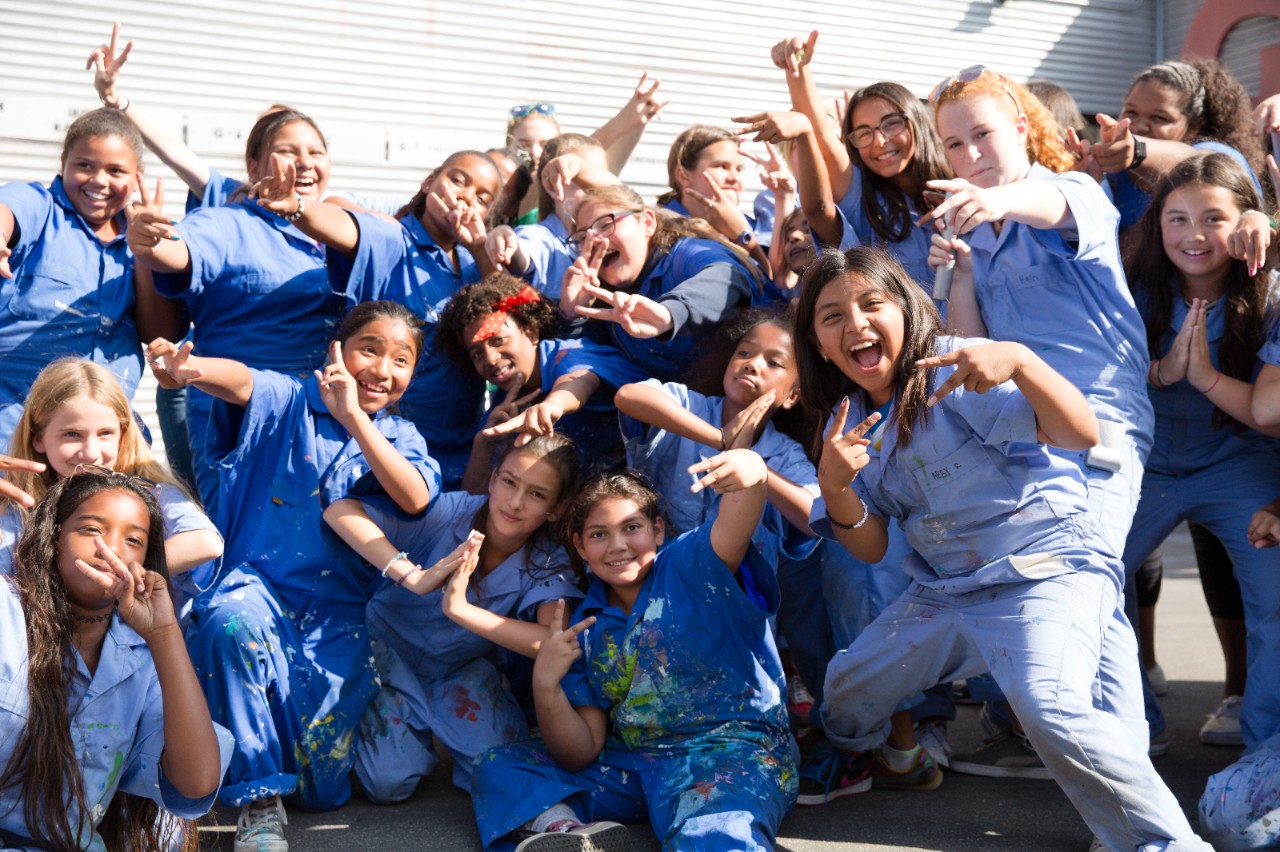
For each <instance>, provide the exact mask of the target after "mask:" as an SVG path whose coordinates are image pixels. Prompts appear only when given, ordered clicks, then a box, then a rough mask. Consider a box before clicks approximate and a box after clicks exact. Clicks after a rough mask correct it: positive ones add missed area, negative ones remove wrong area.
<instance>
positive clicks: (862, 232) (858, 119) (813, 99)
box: [765, 30, 951, 292]
mask: <svg viewBox="0 0 1280 852" xmlns="http://www.w3.org/2000/svg"><path fill="white" fill-rule="evenodd" d="M817 41H818V32H817V30H814V31H813V32H812V33H810V34H809V36H808V38H807V39H804V40H802V39H800V38H798V37H793V38H789V39H783V40H782V41H780V42H778V43H777V44H776V45H774V48H773V52H772V58H773V62H774V64H775V65H776V66H777V67H778V68H780V69H782V70H783V71H785V72H786V79H787V89H788V91H789V92H790V94H791V103H792V107H793V108H794V109H795V110H796V111H797V112H799V113H800V114H801V115H803V116H804V117H805V118H807V119H808V124H809V126H810V127H811V128H812V133H813V135H814V137H815V138H816V141H817V144H818V148H819V150H820V151H821V155H822V161H823V165H824V166H825V170H826V172H827V174H828V176H829V180H830V187H831V196H832V199H833V200H834V202H835V204H836V205H837V207H838V210H837V211H823V210H821V209H816V208H815V207H814V205H817V204H819V201H818V200H817V199H815V198H814V197H813V193H812V192H811V193H809V197H808V198H806V194H805V192H804V191H803V189H802V191H801V193H800V202H801V204H802V206H804V207H805V211H806V213H808V215H809V218H810V221H811V224H814V225H815V230H814V233H815V235H816V236H817V237H818V239H819V241H820V242H821V243H822V244H823V245H829V246H833V247H840V248H850V247H852V246H855V245H874V246H879V247H881V248H883V249H885V250H886V251H888V252H889V253H890V254H892V255H893V256H894V257H895V258H897V259H898V260H899V262H901V263H902V265H903V266H904V267H906V269H907V272H909V273H911V277H912V278H913V279H915V280H916V282H917V283H919V284H920V286H921V287H923V288H924V289H925V291H926V292H931V291H932V289H933V278H934V275H933V270H932V269H931V268H930V266H929V246H930V237H931V235H932V232H933V227H932V225H918V224H916V222H917V220H918V219H919V218H920V217H921V216H922V215H924V214H925V213H927V212H928V211H929V210H931V209H932V208H933V206H934V204H935V203H936V202H937V200H938V199H937V198H936V197H931V196H929V195H927V194H926V189H927V187H926V184H927V183H928V182H929V181H931V180H938V179H941V178H947V177H950V175H951V172H950V170H949V169H948V167H947V163H946V159H945V158H944V157H943V154H942V145H941V142H940V140H939V139H938V134H937V132H936V131H935V130H934V127H933V121H932V119H931V117H930V115H929V113H928V111H927V110H926V109H925V108H924V107H923V106H922V105H921V103H920V99H919V98H917V97H916V96H915V95H913V94H912V93H911V92H910V91H908V90H907V89H906V87H904V86H901V85H899V84H897V83H891V82H881V83H873V84H871V85H869V86H865V87H863V88H861V89H859V90H858V91H856V92H854V93H853V95H852V96H850V98H849V103H848V105H847V106H846V107H845V109H844V112H843V117H842V118H841V120H840V121H839V123H838V125H837V123H835V122H833V121H832V120H831V118H830V117H829V116H828V115H827V111H826V104H825V102H824V101H823V99H822V98H821V97H820V96H819V95H818V90H817V86H816V84H815V82H814V79H813V74H812V71H811V70H810V67H809V65H810V63H811V62H812V60H813V55H814V50H815V47H816V45H817ZM765 138H769V139H770V140H771V141H776V138H786V137H785V136H783V135H779V136H777V137H776V138H775V137H772V136H766V137H765ZM798 167H799V168H800V169H804V168H805V165H804V161H803V160H801V161H800V163H799V164H798ZM799 177H800V178H801V181H802V184H801V185H802V187H803V186H804V184H803V181H804V180H805V178H806V176H805V175H800V176H799ZM810 179H812V178H810ZM833 215H834V217H835V218H834V220H832V219H831V217H832V216H833ZM824 225H825V227H824ZM819 229H821V230H819Z"/></svg>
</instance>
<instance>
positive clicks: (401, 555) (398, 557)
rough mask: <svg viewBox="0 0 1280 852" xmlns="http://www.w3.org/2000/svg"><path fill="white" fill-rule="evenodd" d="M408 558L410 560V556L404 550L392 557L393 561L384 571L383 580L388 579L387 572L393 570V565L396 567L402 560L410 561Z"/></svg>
mask: <svg viewBox="0 0 1280 852" xmlns="http://www.w3.org/2000/svg"><path fill="white" fill-rule="evenodd" d="M408 558H409V554H407V553H405V552H404V551H403V550H402V551H400V552H399V553H397V554H396V555H395V556H393V557H391V561H390V562H388V563H387V565H386V567H385V568H383V569H382V577H383V579H386V576H387V572H388V571H390V570H391V566H392V565H395V564H396V563H397V562H399V561H400V560H401V559H408Z"/></svg>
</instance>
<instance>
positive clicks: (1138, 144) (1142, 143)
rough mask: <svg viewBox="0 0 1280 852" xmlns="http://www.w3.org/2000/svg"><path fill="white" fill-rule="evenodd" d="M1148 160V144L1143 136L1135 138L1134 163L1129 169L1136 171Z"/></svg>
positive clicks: (1130, 164)
mask: <svg viewBox="0 0 1280 852" xmlns="http://www.w3.org/2000/svg"><path fill="white" fill-rule="evenodd" d="M1146 158H1147V142H1146V140H1145V139H1143V138H1142V137H1141V136H1135V137H1133V162H1131V163H1129V165H1128V166H1127V168H1130V169H1136V168H1137V167H1138V166H1140V165H1142V161H1143V160H1145V159H1146Z"/></svg>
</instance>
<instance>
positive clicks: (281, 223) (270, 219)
mask: <svg viewBox="0 0 1280 852" xmlns="http://www.w3.org/2000/svg"><path fill="white" fill-rule="evenodd" d="M232 204H234V205H235V206H238V207H241V208H243V209H244V210H247V211H249V212H250V213H252V214H253V215H255V216H257V217H258V218H259V219H261V220H263V221H264V222H266V223H267V224H269V225H271V227H273V228H275V229H276V230H277V231H279V232H280V233H282V234H284V235H285V236H288V237H292V238H293V239H295V240H301V241H303V242H305V243H306V244H307V245H312V246H314V245H317V243H316V241H315V240H313V239H311V238H310V237H308V236H307V235H306V234H304V233H302V232H301V231H299V230H298V229H297V228H295V227H294V226H293V224H292V223H291V222H288V221H286V220H285V218H284V217H283V216H280V215H278V214H276V213H272V212H271V211H270V210H268V209H267V208H265V207H263V206H262V205H261V204H259V203H258V202H257V201H255V200H253V199H252V198H243V199H241V200H239V201H235V202H232ZM228 206H231V205H228Z"/></svg>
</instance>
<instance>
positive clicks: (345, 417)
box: [316, 340, 367, 431]
mask: <svg viewBox="0 0 1280 852" xmlns="http://www.w3.org/2000/svg"><path fill="white" fill-rule="evenodd" d="M316 380H317V381H319V382H320V398H321V399H323V400H324V406H325V408H327V409H329V413H330V414H332V415H333V416H334V417H335V418H337V421H338V422H339V423H341V424H342V425H343V426H344V427H346V429H347V431H351V424H352V422H354V420H355V419H356V418H358V417H360V416H361V415H364V411H362V410H361V408H360V398H359V391H358V389H357V388H356V380H355V377H354V376H352V375H351V374H350V373H349V372H347V365H346V363H345V362H344V361H343V358H342V344H341V343H339V342H338V341H336V340H335V341H333V343H331V344H330V345H329V363H328V364H327V365H326V366H325V368H324V371H323V372H322V371H320V370H316ZM365 416H367V415H365Z"/></svg>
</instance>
